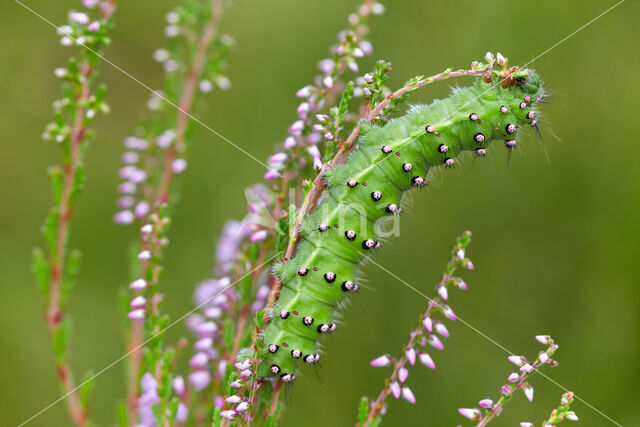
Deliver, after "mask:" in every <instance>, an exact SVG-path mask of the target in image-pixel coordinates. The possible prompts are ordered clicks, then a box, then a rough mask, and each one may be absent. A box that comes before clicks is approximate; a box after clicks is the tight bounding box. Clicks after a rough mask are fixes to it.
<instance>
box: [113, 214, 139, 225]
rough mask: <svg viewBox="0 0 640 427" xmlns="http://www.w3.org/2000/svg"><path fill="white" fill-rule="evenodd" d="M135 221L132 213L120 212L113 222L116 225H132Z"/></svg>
mask: <svg viewBox="0 0 640 427" xmlns="http://www.w3.org/2000/svg"><path fill="white" fill-rule="evenodd" d="M134 219H135V217H134V216H133V212H131V211H120V212H118V213H116V214H115V215H114V216H113V222H115V223H116V224H131V223H132V222H133V220H134Z"/></svg>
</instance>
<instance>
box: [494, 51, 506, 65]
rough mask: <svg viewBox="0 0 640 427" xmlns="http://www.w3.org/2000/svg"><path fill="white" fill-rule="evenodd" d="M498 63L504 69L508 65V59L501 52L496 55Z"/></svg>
mask: <svg viewBox="0 0 640 427" xmlns="http://www.w3.org/2000/svg"><path fill="white" fill-rule="evenodd" d="M496 62H497V63H498V65H500V66H502V67H504V66H506V65H507V59H506V58H505V57H504V56H502V54H501V53H500V52H497V53H496Z"/></svg>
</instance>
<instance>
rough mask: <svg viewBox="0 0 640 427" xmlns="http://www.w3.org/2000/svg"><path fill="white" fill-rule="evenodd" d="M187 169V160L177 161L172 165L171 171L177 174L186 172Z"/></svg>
mask: <svg viewBox="0 0 640 427" xmlns="http://www.w3.org/2000/svg"><path fill="white" fill-rule="evenodd" d="M186 168H187V161H186V160H185V159H175V160H174V161H173V163H172V164H171V170H172V171H173V173H175V174H179V173H182V172H184V170H185V169H186Z"/></svg>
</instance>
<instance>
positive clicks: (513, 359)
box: [507, 355, 524, 366]
mask: <svg viewBox="0 0 640 427" xmlns="http://www.w3.org/2000/svg"><path fill="white" fill-rule="evenodd" d="M507 359H509V362H511V363H513V364H514V365H516V366H522V365H524V360H523V358H522V356H514V355H511V356H509V357H507Z"/></svg>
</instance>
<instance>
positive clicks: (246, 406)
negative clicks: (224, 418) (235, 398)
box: [236, 402, 249, 412]
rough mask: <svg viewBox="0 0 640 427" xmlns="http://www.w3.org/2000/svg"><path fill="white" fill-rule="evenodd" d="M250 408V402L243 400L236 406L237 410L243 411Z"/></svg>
mask: <svg viewBox="0 0 640 427" xmlns="http://www.w3.org/2000/svg"><path fill="white" fill-rule="evenodd" d="M247 409H249V403H247V402H241V403H240V404H239V405H238V406H236V412H243V411H246V410H247Z"/></svg>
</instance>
